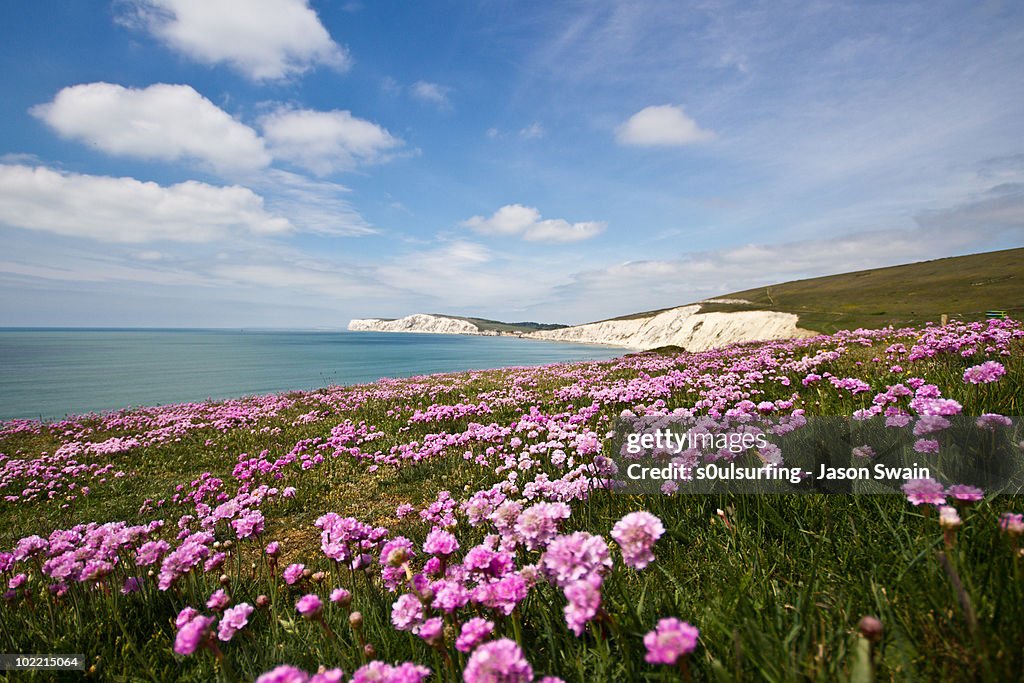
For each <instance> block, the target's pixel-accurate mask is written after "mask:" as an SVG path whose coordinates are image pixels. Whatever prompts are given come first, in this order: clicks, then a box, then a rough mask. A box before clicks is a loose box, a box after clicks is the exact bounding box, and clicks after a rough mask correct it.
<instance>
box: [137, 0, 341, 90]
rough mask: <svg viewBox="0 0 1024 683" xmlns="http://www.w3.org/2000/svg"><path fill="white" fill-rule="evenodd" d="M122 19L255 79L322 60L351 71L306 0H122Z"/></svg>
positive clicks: (207, 60) (279, 76)
mask: <svg viewBox="0 0 1024 683" xmlns="http://www.w3.org/2000/svg"><path fill="white" fill-rule="evenodd" d="M121 4H122V6H123V7H124V8H125V10H126V11H125V12H124V13H123V14H122V15H121V17H120V20H121V21H122V23H125V24H128V25H132V26H140V27H142V28H144V29H146V30H148V31H149V32H150V33H152V34H153V35H154V36H155V37H156V38H157V39H159V40H160V41H161V42H163V43H164V44H166V45H167V46H168V47H170V48H172V49H174V50H177V51H178V52H181V53H183V54H185V55H187V56H188V57H191V58H192V59H194V60H196V61H198V62H202V63H204V64H221V63H225V64H228V65H230V66H231V67H232V68H234V69H235V70H237V71H239V72H241V73H242V74H244V75H245V76H247V77H248V78H250V79H252V80H254V81H267V80H280V79H284V78H287V77H289V76H293V75H297V74H301V73H303V72H305V71H308V70H309V69H311V68H312V67H314V66H316V65H318V64H323V65H326V66H331V67H334V68H336V69H339V70H343V69H347V68H348V67H349V66H350V64H351V58H350V57H349V55H348V53H347V51H346V50H345V49H344V48H343V47H341V46H340V45H338V44H337V43H335V42H334V41H333V40H332V39H331V36H330V34H329V33H328V32H327V29H326V28H324V25H323V24H322V23H320V19H319V17H317V14H316V12H315V11H314V10H313V9H312V8H310V6H309V3H308V1H307V0H244V1H243V2H240V1H239V0H124V1H123V2H122V3H121Z"/></svg>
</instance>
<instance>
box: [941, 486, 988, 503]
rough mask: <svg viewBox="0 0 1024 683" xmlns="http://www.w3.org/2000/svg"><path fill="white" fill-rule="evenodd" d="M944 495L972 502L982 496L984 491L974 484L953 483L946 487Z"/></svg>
mask: <svg viewBox="0 0 1024 683" xmlns="http://www.w3.org/2000/svg"><path fill="white" fill-rule="evenodd" d="M946 495H949V496H952V497H953V500H958V501H962V502H965V503H973V502H976V501H979V500H981V499H982V498H984V497H985V492H984V491H982V490H981V489H979V488H977V487H975V486H967V485H966V484H955V485H953V486H950V487H949V488H948V489H946Z"/></svg>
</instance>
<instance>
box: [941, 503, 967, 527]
mask: <svg viewBox="0 0 1024 683" xmlns="http://www.w3.org/2000/svg"><path fill="white" fill-rule="evenodd" d="M962 523H963V522H961V521H960V515H959V514H957V511H956V508H954V507H949V506H948V505H943V506H942V507H940V508H939V526H941V527H942V528H943V529H956V528H957V527H959V526H960V525H961V524H962Z"/></svg>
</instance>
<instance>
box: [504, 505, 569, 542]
mask: <svg viewBox="0 0 1024 683" xmlns="http://www.w3.org/2000/svg"><path fill="white" fill-rule="evenodd" d="M570 512H571V511H570V510H569V506H568V505H566V504H565V503H537V504H536V505H532V506H530V507H528V508H526V509H525V510H523V511H522V512H521V513H520V514H519V518H518V519H517V520H516V522H515V527H514V528H515V532H516V534H517V535H518V536H519V538H521V539H522V540H523V542H524V543H525V545H526V548H527V549H528V550H537V549H538V548H542V547H544V546H545V545H547V543H548V542H549V541H550V540H551V539H552V538H554V537H555V536H556V535H558V525H559V523H561V522H562V520H565V519H569V515H570Z"/></svg>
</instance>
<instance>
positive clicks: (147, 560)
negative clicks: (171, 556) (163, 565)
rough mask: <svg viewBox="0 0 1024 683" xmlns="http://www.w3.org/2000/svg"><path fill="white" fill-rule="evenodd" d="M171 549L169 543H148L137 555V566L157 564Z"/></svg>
mask: <svg viewBox="0 0 1024 683" xmlns="http://www.w3.org/2000/svg"><path fill="white" fill-rule="evenodd" d="M170 549H171V546H170V545H168V544H167V541H163V540H161V541H146V542H145V543H143V544H142V546H140V547H139V549H138V551H137V552H136V553H135V564H137V565H139V566H140V567H148V566H149V565H151V564H156V563H157V562H159V561H160V559H161V558H163V556H164V555H166V554H167V551H168V550H170Z"/></svg>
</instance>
